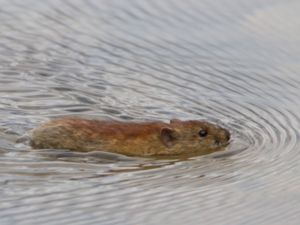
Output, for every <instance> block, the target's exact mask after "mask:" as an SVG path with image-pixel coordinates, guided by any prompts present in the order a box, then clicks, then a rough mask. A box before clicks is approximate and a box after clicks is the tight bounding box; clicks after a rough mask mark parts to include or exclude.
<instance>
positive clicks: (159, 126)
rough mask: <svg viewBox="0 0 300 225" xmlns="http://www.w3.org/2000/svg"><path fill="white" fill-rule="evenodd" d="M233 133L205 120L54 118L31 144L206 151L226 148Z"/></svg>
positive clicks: (153, 152) (151, 152)
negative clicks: (141, 120)
mask: <svg viewBox="0 0 300 225" xmlns="http://www.w3.org/2000/svg"><path fill="white" fill-rule="evenodd" d="M229 139H230V133H229V131H227V130H226V129H224V128H222V127H220V126H217V125H214V124H212V123H209V122H205V121H197V120H189V121H181V120H178V119H172V120H170V123H164V122H141V123H138V122H118V121H98V120H88V119H81V118H74V117H73V118H68V117H66V118H60V119H54V120H51V121H49V122H47V123H44V124H42V125H41V126H39V127H37V128H35V129H34V130H33V131H32V133H31V146H32V147H33V148H38V149H45V148H55V149H69V150H74V151H81V152H88V151H97V150H100V151H108V152H115V153H120V154H125V155H130V156H158V155H180V154H196V153H199V154H205V153H209V152H213V151H217V150H220V149H221V148H223V149H224V146H226V145H228V143H229Z"/></svg>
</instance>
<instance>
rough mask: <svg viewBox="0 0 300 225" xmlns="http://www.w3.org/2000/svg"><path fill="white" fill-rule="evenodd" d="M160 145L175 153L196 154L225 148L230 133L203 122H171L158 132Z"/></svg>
mask: <svg viewBox="0 0 300 225" xmlns="http://www.w3.org/2000/svg"><path fill="white" fill-rule="evenodd" d="M160 138H161V141H162V143H163V144H164V145H165V146H166V147H167V148H168V149H170V151H172V152H173V151H174V152H175V153H181V152H183V153H196V152H198V151H208V150H210V151H211V150H214V149H218V148H220V147H222V146H226V145H227V144H228V143H229V139H230V133H229V132H228V131H227V130H225V129H224V128H222V127H220V126H217V125H214V124H211V123H208V122H203V121H196V120H190V121H181V120H177V119H174V120H171V121H170V126H169V127H163V128H162V129H161V131H160Z"/></svg>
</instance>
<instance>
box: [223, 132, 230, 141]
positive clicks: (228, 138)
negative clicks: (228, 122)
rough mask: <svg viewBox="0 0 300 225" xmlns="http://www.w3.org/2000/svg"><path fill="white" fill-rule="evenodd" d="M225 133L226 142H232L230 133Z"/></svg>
mask: <svg viewBox="0 0 300 225" xmlns="http://www.w3.org/2000/svg"><path fill="white" fill-rule="evenodd" d="M224 131H225V138H226V141H229V140H230V133H229V131H228V130H224Z"/></svg>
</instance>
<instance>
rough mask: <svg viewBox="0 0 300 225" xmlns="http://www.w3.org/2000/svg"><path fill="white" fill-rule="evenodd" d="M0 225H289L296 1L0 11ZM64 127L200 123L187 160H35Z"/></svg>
mask: <svg viewBox="0 0 300 225" xmlns="http://www.w3.org/2000/svg"><path fill="white" fill-rule="evenodd" d="M0 6H1V7H0V21H1V23H0V34H1V38H0V83H1V85H0V162H1V163H0V174H1V175H0V184H1V192H0V197H1V202H0V224H1V225H2V224H22V225H23V224H30V225H34V224H55V225H58V224H80V225H81V224H105V225H108V224H122V225H126V224H128V225H129V224H162V223H163V224H195V225H198V224H270V225H271V224H272V225H274V224H289V225H290V224H291V225H293V224H295V225H296V224H297V225H298V224H299V220H300V210H299V208H300V201H299V190H298V189H299V187H300V179H299V175H300V164H299V160H300V156H299V149H300V145H299V144H300V143H299V130H300V117H299V112H300V106H299V104H298V102H299V99H300V91H299V87H300V76H299V72H300V66H299V59H298V58H299V57H298V56H299V54H300V47H299V46H300V38H299V37H300V35H299V29H298V28H299V25H300V24H299V21H300V20H299V18H298V17H299V10H300V3H299V2H297V1H284V0H275V1H274V0H273V1H271V0H264V1H258V0H253V1H246V0H242V1H240V0H225V1H224V0H222V1H221V0H216V1H210V0H203V1H197V0H188V1H177V0H162V1H161V0H160V1H159V0H153V1H145V0H142V1H138V0H126V1H118V0H113V1H103V0H102V1H96V0H74V1H73V0H72V1H71V0H64V1H63V0H44V1H38V0H25V1H24V0H12V1H10V0H0ZM65 115H75V116H81V117H85V118H96V119H117V120H135V121H144V120H162V121H168V120H170V119H171V118H180V119H184V120H188V119H204V120H208V121H212V122H215V123H217V124H220V125H222V126H224V127H226V128H227V129H229V130H230V131H231V133H232V140H231V144H230V145H229V146H228V147H227V149H226V150H225V151H222V152H218V153H213V154H210V155H205V156H198V157H194V158H189V159H162V158H159V159H157V158H138V157H136V158H132V157H126V156H122V155H117V154H111V153H105V152H91V153H74V152H70V151H67V150H61V149H55V150H54V149H52V150H35V151H33V150H32V149H30V147H29V145H28V136H27V133H28V131H29V130H30V129H32V128H34V127H35V126H37V125H38V124H39V123H41V122H43V121H46V120H48V119H49V118H54V117H59V116H65Z"/></svg>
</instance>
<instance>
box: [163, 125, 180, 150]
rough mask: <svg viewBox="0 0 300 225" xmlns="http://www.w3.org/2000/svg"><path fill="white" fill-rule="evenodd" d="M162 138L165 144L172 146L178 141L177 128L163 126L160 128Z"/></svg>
mask: <svg viewBox="0 0 300 225" xmlns="http://www.w3.org/2000/svg"><path fill="white" fill-rule="evenodd" d="M160 139H161V141H162V143H163V144H164V145H165V146H167V147H168V148H170V147H172V146H173V145H174V144H175V143H176V141H177V139H178V135H177V133H176V131H175V130H173V129H171V128H168V127H163V128H162V129H161V130H160Z"/></svg>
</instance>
